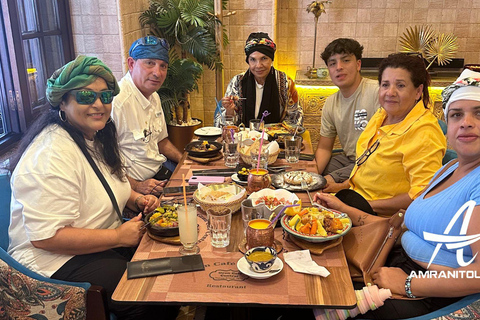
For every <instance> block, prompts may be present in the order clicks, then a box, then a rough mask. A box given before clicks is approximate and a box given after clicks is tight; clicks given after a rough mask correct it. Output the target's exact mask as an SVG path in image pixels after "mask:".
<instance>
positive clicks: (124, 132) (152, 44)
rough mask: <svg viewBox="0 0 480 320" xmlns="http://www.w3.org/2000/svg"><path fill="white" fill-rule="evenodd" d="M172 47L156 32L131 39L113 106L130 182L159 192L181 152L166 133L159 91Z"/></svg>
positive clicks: (146, 191)
mask: <svg viewBox="0 0 480 320" xmlns="http://www.w3.org/2000/svg"><path fill="white" fill-rule="evenodd" d="M168 50H169V46H168V43H167V41H166V40H165V39H161V38H157V37H154V36H146V37H143V38H140V39H138V40H136V41H135V42H133V44H132V46H131V47H130V51H129V52H128V54H129V57H128V59H127V64H128V72H127V74H126V75H125V76H124V77H123V78H122V79H121V80H120V82H119V85H120V94H119V95H118V96H116V97H115V99H114V100H113V110H112V118H113V120H114V121H115V124H116V126H117V132H118V142H119V144H120V152H121V153H122V156H123V158H124V160H125V165H126V168H127V175H128V177H129V180H130V183H131V185H132V188H133V189H134V190H135V191H137V192H139V193H142V194H154V195H157V196H158V195H159V194H160V193H161V191H162V190H163V186H164V185H165V183H166V180H165V179H168V178H169V177H170V175H171V174H172V172H173V170H174V169H175V166H176V164H177V163H178V162H179V161H180V158H181V157H182V153H181V152H180V151H179V150H178V149H177V148H176V147H175V146H174V145H173V144H172V143H171V142H170V140H169V139H168V133H167V126H166V123H165V117H164V115H163V111H162V104H161V101H160V97H159V96H158V93H157V90H158V89H160V87H161V86H162V84H163V82H164V81H165V78H166V77H167V69H168Z"/></svg>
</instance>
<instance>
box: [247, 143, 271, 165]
mask: <svg viewBox="0 0 480 320" xmlns="http://www.w3.org/2000/svg"><path fill="white" fill-rule="evenodd" d="M259 150H260V148H258V149H256V148H252V150H250V161H251V162H252V168H257V165H258V152H259ZM269 155H270V153H269V151H268V149H267V148H262V153H261V154H260V167H259V168H260V169H267V166H268V156H269Z"/></svg>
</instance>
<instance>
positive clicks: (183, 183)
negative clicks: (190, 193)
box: [182, 173, 188, 225]
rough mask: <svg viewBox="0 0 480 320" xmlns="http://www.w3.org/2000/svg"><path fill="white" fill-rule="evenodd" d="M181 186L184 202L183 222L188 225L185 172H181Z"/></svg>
mask: <svg viewBox="0 0 480 320" xmlns="http://www.w3.org/2000/svg"><path fill="white" fill-rule="evenodd" d="M182 187H183V203H184V204H185V218H186V219H185V222H186V223H187V225H188V207H187V190H186V189H185V174H184V173H182Z"/></svg>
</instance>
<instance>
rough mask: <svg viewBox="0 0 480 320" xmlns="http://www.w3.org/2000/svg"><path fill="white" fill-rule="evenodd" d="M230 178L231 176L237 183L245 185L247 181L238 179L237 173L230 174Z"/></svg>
mask: <svg viewBox="0 0 480 320" xmlns="http://www.w3.org/2000/svg"><path fill="white" fill-rule="evenodd" d="M230 178H232V180H233V182H235V183H238V184H239V185H242V186H245V185H247V181H243V180H240V178H239V177H238V174H237V173H234V174H232V176H231V177H230Z"/></svg>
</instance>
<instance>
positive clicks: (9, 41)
mask: <svg viewBox="0 0 480 320" xmlns="http://www.w3.org/2000/svg"><path fill="white" fill-rule="evenodd" d="M1 9H2V12H1V13H2V15H1V19H2V20H1V21H0V25H1V26H0V31H1V32H0V44H1V45H2V47H4V48H7V49H8V50H2V51H4V52H2V53H0V81H1V83H0V103H1V105H0V151H1V150H2V149H5V148H7V147H8V146H9V144H10V143H11V142H12V141H15V140H18V138H19V137H20V136H21V134H22V133H23V132H24V131H25V130H27V129H28V127H29V126H30V125H31V124H32V122H33V121H34V120H35V119H36V118H37V117H38V115H39V113H40V112H41V111H42V110H44V109H45V108H48V102H47V100H46V97H45V89H46V82H47V79H48V78H49V77H50V76H51V75H52V73H53V72H54V71H55V70H56V69H58V68H60V67H61V66H63V65H64V64H65V63H66V62H67V61H70V60H72V59H73V58H74V51H73V41H72V31H71V30H72V28H71V23H70V8H69V4H68V0H2V7H1Z"/></svg>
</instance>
